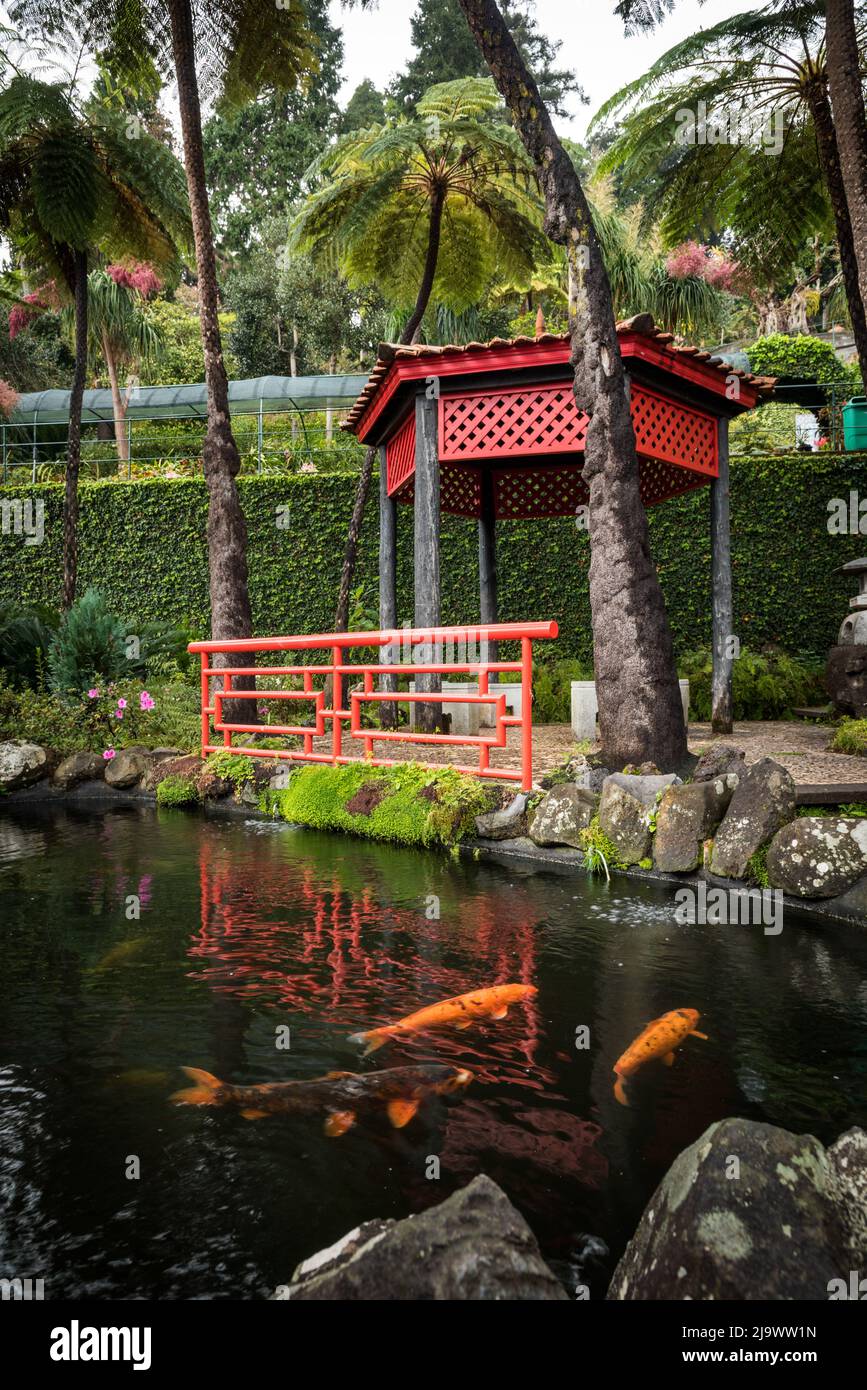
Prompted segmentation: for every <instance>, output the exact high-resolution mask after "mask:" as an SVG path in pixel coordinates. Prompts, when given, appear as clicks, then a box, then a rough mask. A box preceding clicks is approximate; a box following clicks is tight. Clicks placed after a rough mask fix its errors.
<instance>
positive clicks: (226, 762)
mask: <svg viewBox="0 0 867 1390" xmlns="http://www.w3.org/2000/svg"><path fill="white" fill-rule="evenodd" d="M205 770H206V771H207V772H213V774H214V776H215V777H220V778H222V779H223V781H226V782H231V783H232V786H233V787H234V788H235V789H236V790H239V789H240V788H241V787H243V786H246V784H247V783H248V782H252V781H253V779H254V776H255V774H254V771H253V761H252V759H251V758H248V757H247V755H246V753H232V752H231V751H230V750H229V749H228V748H226V749H221V750H220V752H219V753H212V754H211V756H210V757H209V758H208V760H207V762H206V763H205Z"/></svg>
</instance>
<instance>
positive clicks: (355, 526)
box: [334, 198, 443, 632]
mask: <svg viewBox="0 0 867 1390" xmlns="http://www.w3.org/2000/svg"><path fill="white" fill-rule="evenodd" d="M442 220H443V200H442V198H434V199H433V200H432V203H431V213H430V224H429V229H428V244H427V255H426V256H425V265H424V271H423V273H422V278H421V284H420V285H419V291H418V298H417V299H416V302H415V308H414V309H413V311H412V314H411V315H410V317H409V319H408V320H407V323H406V326H405V328H404V330H403V332H402V333H401V335H400V338H399V340H398V341H399V342H400V343H402V344H403V345H404V346H405V345H406V344H408V343H411V342H412V340H413V337H414V335H415V333H416V330H417V329H418V328H419V327H420V326H421V321H422V319H423V318H424V315H425V310H426V309H427V306H428V303H429V302H430V296H431V290H432V289H433V282H434V277H435V276H436V269H437V260H438V258H439V250H440V233H441V230H442ZM375 458H376V449H375V448H371V449H368V451H367V453H366V454H365V455H364V461H363V462H362V465H361V472H360V473H359V475H358V486H357V488H356V490H355V503H354V505H353V508H352V517H351V520H350V522H349V532H348V534H347V537H346V549H345V550H344V552H343V572H342V574H341V576H340V590H339V592H338V595H337V611H336V613H335V615H334V631H335V632H345V631H346V624H347V622H348V619H349V595H350V592H351V589H352V580H353V577H354V575H355V565H356V561H357V559H358V541H359V537H360V536H361V526H362V523H363V521H364V512H365V508H366V506H367V498H368V495H369V493H370V480H371V478H372V477H373V461H374V459H375Z"/></svg>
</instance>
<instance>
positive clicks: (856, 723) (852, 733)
mask: <svg viewBox="0 0 867 1390" xmlns="http://www.w3.org/2000/svg"><path fill="white" fill-rule="evenodd" d="M828 747H829V749H830V751H831V752H832V753H854V754H855V756H856V757H858V758H863V757H867V719H841V720H840V723H839V724H838V725H837V728H836V729H835V730H834V737H833V738H832V739H831V742H830V743H829V745H828Z"/></svg>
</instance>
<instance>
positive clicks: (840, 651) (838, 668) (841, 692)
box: [825, 644, 867, 719]
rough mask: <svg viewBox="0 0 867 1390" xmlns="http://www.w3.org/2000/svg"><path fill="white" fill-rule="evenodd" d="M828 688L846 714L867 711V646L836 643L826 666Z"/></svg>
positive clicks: (864, 713)
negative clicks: (836, 645)
mask: <svg viewBox="0 0 867 1390" xmlns="http://www.w3.org/2000/svg"><path fill="white" fill-rule="evenodd" d="M825 689H826V690H827V691H828V694H829V695H830V697H831V699H832V700H833V702H834V705H835V706H836V708H837V709H838V710H840V712H841V713H842V714H851V715H854V716H855V718H856V719H863V718H864V717H865V715H867V646H864V645H863V644H859V645H855V646H842V647H832V648H831V650H830V651H829V652H828V664H827V666H826V668H825Z"/></svg>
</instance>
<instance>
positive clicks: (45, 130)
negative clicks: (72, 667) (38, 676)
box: [0, 71, 189, 608]
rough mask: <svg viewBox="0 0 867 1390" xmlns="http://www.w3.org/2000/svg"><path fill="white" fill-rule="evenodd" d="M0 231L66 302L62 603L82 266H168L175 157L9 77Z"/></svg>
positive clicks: (70, 537) (74, 453) (83, 306)
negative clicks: (114, 258) (71, 338)
mask: <svg viewBox="0 0 867 1390" xmlns="http://www.w3.org/2000/svg"><path fill="white" fill-rule="evenodd" d="M0 227H2V229H3V231H5V232H6V233H7V235H8V236H9V238H10V241H11V242H12V245H13V248H14V250H15V254H16V256H17V257H18V259H19V260H20V261H21V263H22V265H23V266H24V268H25V269H26V271H27V272H28V273H29V274H31V275H32V276H34V278H36V282H37V283H43V282H44V281H47V280H53V281H54V284H55V286H56V288H57V291H58V293H59V294H60V296H61V297H62V298H65V299H66V300H67V301H71V302H72V304H73V306H74V318H75V371H74V375H73V381H72V390H71V393H70V402H69V432H68V442H67V457H66V490H65V497H64V510H63V604H64V607H67V608H68V607H70V606H71V604H72V603H73V602H74V599H75V588H76V579H77V569H78V474H79V468H80V462H81V407H82V398H83V395H84V384H85V376H86V371H87V355H88V312H87V311H88V269H89V263H90V261H91V260H92V259H93V258H94V257H95V255H97V254H99V253H113V254H115V255H119V256H129V257H132V258H134V259H138V260H146V261H148V262H149V263H151V264H154V265H166V266H167V265H171V264H173V263H175V262H176V260H177V257H178V245H179V243H181V242H183V240H184V238H185V235H186V234H187V232H188V228H189V220H188V213H187V209H186V199H185V197H184V188H183V176H182V172H181V169H180V166H179V165H178V163H177V160H176V159H175V158H174V156H173V155H172V154H171V153H170V151H168V150H167V149H166V148H165V146H164V145H161V144H160V143H159V141H157V140H154V139H153V138H152V137H151V136H148V135H145V134H142V135H141V136H140V138H139V139H136V140H129V139H128V138H127V135H126V125H125V122H124V121H123V120H122V119H121V118H119V117H118V116H117V115H115V114H114V113H112V112H108V111H105V110H101V109H99V108H98V107H88V108H82V107H80V106H79V105H78V103H77V101H76V99H75V96H74V89H73V87H72V85H71V84H69V85H67V84H64V83H56V82H42V81H39V80H37V79H35V78H33V77H29V76H27V75H26V74H24V73H21V72H17V71H16V72H14V75H13V76H12V77H11V80H9V81H8V83H7V85H6V86H5V87H4V88H3V90H2V91H0Z"/></svg>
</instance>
